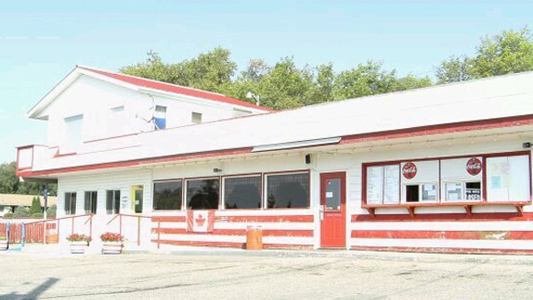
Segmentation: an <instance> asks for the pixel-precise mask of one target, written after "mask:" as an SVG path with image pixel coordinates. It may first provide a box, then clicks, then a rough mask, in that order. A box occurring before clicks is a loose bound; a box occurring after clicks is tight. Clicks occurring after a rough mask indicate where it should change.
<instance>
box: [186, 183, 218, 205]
mask: <svg viewBox="0 0 533 300" xmlns="http://www.w3.org/2000/svg"><path fill="white" fill-rule="evenodd" d="M218 203H219V180H218V178H216V179H194V180H187V209H191V210H202V209H218Z"/></svg>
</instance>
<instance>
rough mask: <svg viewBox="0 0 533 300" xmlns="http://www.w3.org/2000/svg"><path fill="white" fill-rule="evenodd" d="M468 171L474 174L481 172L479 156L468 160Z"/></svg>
mask: <svg viewBox="0 0 533 300" xmlns="http://www.w3.org/2000/svg"><path fill="white" fill-rule="evenodd" d="M466 171H467V172H468V174H470V175H472V176H476V175H478V174H479V173H481V160H479V158H477V157H472V158H471V159H469V160H468V161H467V162H466Z"/></svg>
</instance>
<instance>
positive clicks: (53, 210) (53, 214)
mask: <svg viewBox="0 0 533 300" xmlns="http://www.w3.org/2000/svg"><path fill="white" fill-rule="evenodd" d="M56 212H57V205H55V204H54V205H51V206H50V207H49V208H48V209H47V210H46V217H47V218H55V217H56Z"/></svg>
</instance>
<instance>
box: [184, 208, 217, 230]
mask: <svg viewBox="0 0 533 300" xmlns="http://www.w3.org/2000/svg"><path fill="white" fill-rule="evenodd" d="M214 229H215V211H214V210H189V211H187V232H213V230H214Z"/></svg>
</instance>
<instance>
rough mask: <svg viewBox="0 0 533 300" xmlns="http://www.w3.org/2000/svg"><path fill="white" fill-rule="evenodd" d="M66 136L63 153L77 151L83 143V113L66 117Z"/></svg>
mask: <svg viewBox="0 0 533 300" xmlns="http://www.w3.org/2000/svg"><path fill="white" fill-rule="evenodd" d="M64 120H65V138H64V144H63V147H62V149H61V153H75V152H77V151H78V147H79V146H80V145H81V143H82V127H83V115H76V116H72V117H68V118H65V119H64Z"/></svg>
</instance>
